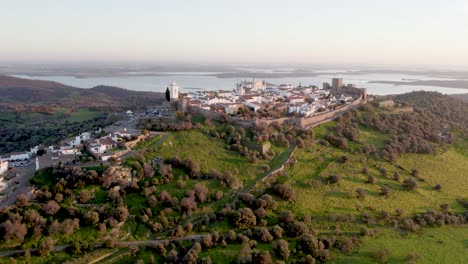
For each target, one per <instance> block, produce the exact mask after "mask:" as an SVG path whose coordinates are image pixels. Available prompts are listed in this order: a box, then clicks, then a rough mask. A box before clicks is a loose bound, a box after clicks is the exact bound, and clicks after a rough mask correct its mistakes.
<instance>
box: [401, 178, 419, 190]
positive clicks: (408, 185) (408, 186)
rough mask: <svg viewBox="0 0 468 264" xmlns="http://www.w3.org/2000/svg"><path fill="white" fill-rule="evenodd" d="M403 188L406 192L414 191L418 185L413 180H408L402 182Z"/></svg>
mask: <svg viewBox="0 0 468 264" xmlns="http://www.w3.org/2000/svg"><path fill="white" fill-rule="evenodd" d="M403 187H405V188H406V189H408V190H415V189H416V188H417V187H418V184H417V183H416V181H414V180H413V179H411V178H408V179H405V180H404V181H403Z"/></svg>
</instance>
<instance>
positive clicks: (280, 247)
mask: <svg viewBox="0 0 468 264" xmlns="http://www.w3.org/2000/svg"><path fill="white" fill-rule="evenodd" d="M273 249H274V250H275V251H276V255H277V256H278V258H280V259H284V260H286V259H288V257H289V253H290V251H289V244H288V242H287V241H286V240H283V239H280V240H278V242H277V243H276V244H275V245H274V246H273Z"/></svg>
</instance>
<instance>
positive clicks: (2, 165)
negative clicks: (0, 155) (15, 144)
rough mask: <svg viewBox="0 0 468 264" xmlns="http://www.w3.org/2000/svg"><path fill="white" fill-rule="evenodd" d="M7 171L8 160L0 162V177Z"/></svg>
mask: <svg viewBox="0 0 468 264" xmlns="http://www.w3.org/2000/svg"><path fill="white" fill-rule="evenodd" d="M7 171H8V160H0V175H1V174H4V173H5V172H7Z"/></svg>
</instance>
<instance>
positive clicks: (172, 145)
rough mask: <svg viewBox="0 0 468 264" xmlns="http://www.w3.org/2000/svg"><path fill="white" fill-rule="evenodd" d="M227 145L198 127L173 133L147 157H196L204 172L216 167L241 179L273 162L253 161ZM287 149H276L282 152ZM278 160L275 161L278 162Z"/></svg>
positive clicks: (249, 178)
mask: <svg viewBox="0 0 468 264" xmlns="http://www.w3.org/2000/svg"><path fill="white" fill-rule="evenodd" d="M225 147H226V144H225V143H224V142H223V141H222V140H219V139H216V138H213V137H211V136H208V135H206V134H203V133H202V132H201V131H198V130H190V131H179V132H174V133H171V134H170V135H169V136H168V137H167V138H166V139H165V140H164V141H163V142H162V143H161V144H160V145H159V146H158V149H157V151H155V152H152V153H150V154H149V155H147V158H150V159H152V158H154V157H156V156H162V157H163V158H164V159H168V158H171V157H174V156H178V157H179V158H180V159H182V160H183V159H187V158H192V159H193V160H194V161H196V162H198V163H199V164H200V168H201V170H202V171H203V172H210V171H213V170H216V171H218V172H224V171H231V172H232V173H233V174H234V175H238V178H239V180H241V181H244V182H245V183H247V182H251V181H252V180H253V179H255V178H256V176H257V175H260V174H262V173H263V168H262V165H265V164H270V163H269V162H266V161H259V162H257V163H256V164H252V163H251V162H250V159H249V158H247V157H244V156H242V155H240V153H239V152H237V151H232V150H227V149H226V148H225ZM282 151H284V150H283V149H280V148H278V149H276V152H277V154H279V155H282ZM275 162H276V161H271V164H274V163H275Z"/></svg>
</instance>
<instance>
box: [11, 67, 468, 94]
mask: <svg viewBox="0 0 468 264" xmlns="http://www.w3.org/2000/svg"><path fill="white" fill-rule="evenodd" d="M165 74H167V75H164V76H130V77H98V78H76V77H74V76H23V75H16V77H21V78H30V79H40V80H50V81H56V82H59V83H63V84H66V85H70V86H74V87H79V88H92V87H94V86H97V85H108V86H117V87H121V88H125V89H129V90H135V91H153V92H164V91H165V90H166V87H167V86H168V85H169V84H171V83H172V81H176V82H177V84H178V85H179V86H180V87H181V91H182V92H189V91H191V90H194V89H200V90H232V89H234V88H235V85H236V83H239V82H240V81H242V80H252V79H251V78H218V77H214V76H207V74H212V73H211V72H210V73H203V72H190V73H187V72H185V73H183V72H173V73H165ZM335 77H337V78H343V82H344V83H346V84H347V83H354V84H356V86H357V87H360V88H367V90H368V93H369V94H375V95H387V94H401V93H407V92H411V91H420V90H424V91H438V92H440V93H443V94H460V93H468V89H459V88H447V87H437V86H414V85H393V84H380V83H369V82H370V81H405V80H415V79H416V80H449V79H447V78H445V79H441V78H434V77H430V76H422V75H407V74H361V75H352V74H351V75H349V74H348V75H347V74H340V75H332V74H329V73H326V72H324V73H323V74H321V75H318V76H313V77H288V78H259V79H262V80H263V79H264V80H266V81H267V82H268V83H272V84H278V85H279V84H292V85H299V84H301V85H304V86H308V85H316V86H318V87H322V83H323V82H328V83H331V79H332V78H335Z"/></svg>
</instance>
